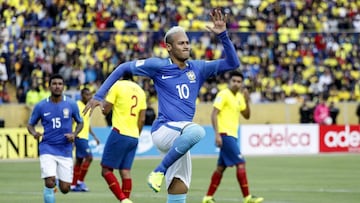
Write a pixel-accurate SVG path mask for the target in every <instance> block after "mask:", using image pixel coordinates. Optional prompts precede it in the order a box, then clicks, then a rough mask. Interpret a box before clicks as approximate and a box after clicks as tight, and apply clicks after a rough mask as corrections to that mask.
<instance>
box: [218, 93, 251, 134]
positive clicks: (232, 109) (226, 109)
mask: <svg viewBox="0 0 360 203" xmlns="http://www.w3.org/2000/svg"><path fill="white" fill-rule="evenodd" d="M213 107H215V108H217V109H218V110H219V114H218V115H217V120H218V130H219V133H226V134H227V135H229V136H233V137H236V138H237V137H238V129H239V120H240V112H241V111H243V110H245V109H246V102H245V98H244V95H243V94H242V93H240V92H237V93H236V94H235V95H234V94H233V93H232V92H231V90H230V89H229V88H226V89H224V90H221V91H220V92H219V93H218V94H217V95H216V98H215V100H214V104H213Z"/></svg>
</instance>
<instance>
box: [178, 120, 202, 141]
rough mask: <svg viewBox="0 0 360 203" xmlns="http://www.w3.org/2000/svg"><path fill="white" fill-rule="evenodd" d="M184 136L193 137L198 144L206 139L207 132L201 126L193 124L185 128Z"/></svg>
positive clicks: (192, 139)
mask: <svg viewBox="0 0 360 203" xmlns="http://www.w3.org/2000/svg"><path fill="white" fill-rule="evenodd" d="M183 134H184V135H185V134H186V135H187V136H189V137H191V141H192V142H193V143H198V142H199V141H200V140H201V139H202V138H203V137H205V130H204V128H203V127H201V126H200V125H199V124H192V125H189V126H187V127H185V128H184V130H183Z"/></svg>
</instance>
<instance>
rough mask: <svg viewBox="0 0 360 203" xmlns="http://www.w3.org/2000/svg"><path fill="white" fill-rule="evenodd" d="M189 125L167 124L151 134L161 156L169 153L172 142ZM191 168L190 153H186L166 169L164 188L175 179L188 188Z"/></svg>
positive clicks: (180, 123)
mask: <svg viewBox="0 0 360 203" xmlns="http://www.w3.org/2000/svg"><path fill="white" fill-rule="evenodd" d="M190 123H191V122H169V123H167V124H165V125H163V126H161V127H160V128H159V129H158V130H156V131H155V132H153V133H152V140H153V143H154V144H155V145H156V146H157V148H158V149H159V150H160V152H161V153H162V155H165V153H167V152H168V151H169V149H170V148H171V146H172V145H173V143H174V140H175V139H176V138H177V137H179V136H180V133H181V131H182V129H183V128H184V126H185V125H188V124H190ZM191 167H192V165H191V156H190V151H188V152H186V154H184V156H182V157H181V158H180V159H178V160H177V161H176V162H175V163H174V164H173V165H171V166H170V167H169V168H168V170H167V172H166V174H165V182H166V188H167V189H168V188H169V186H170V184H171V181H172V180H173V179H174V178H175V177H176V178H179V179H180V180H182V181H183V182H184V183H185V185H186V186H187V188H190V182H191Z"/></svg>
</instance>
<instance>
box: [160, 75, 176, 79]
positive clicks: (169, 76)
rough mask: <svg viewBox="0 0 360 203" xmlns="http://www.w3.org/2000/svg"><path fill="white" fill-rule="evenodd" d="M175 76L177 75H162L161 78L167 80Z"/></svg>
mask: <svg viewBox="0 0 360 203" xmlns="http://www.w3.org/2000/svg"><path fill="white" fill-rule="evenodd" d="M173 77H175V76H173V75H162V76H161V79H163V80H166V79H170V78H173Z"/></svg>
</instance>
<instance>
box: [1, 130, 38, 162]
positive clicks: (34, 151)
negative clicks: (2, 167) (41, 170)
mask: <svg viewBox="0 0 360 203" xmlns="http://www.w3.org/2000/svg"><path fill="white" fill-rule="evenodd" d="M38 145H39V142H38V140H36V139H34V137H33V136H32V135H30V134H29V133H28V131H27V129H26V128H0V159H23V158H37V157H38V156H39V155H38V154H39V153H38Z"/></svg>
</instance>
